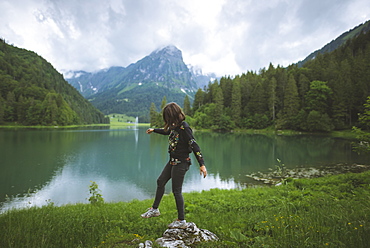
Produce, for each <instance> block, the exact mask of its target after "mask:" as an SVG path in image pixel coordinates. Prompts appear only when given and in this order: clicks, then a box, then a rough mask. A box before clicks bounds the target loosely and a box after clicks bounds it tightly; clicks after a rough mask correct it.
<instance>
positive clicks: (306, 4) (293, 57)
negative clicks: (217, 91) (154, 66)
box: [0, 0, 370, 75]
mask: <svg viewBox="0 0 370 248" xmlns="http://www.w3.org/2000/svg"><path fill="white" fill-rule="evenodd" d="M369 13H370V5H369V4H368V3H367V1H366V0H352V1H350V0H340V1H337V0H329V1H322V0H269V1H257V0H246V1H239V0H202V1H199V0H188V1H172V0H151V1H148V0H135V1H131V0H41V1H40V0H3V1H1V2H0V30H1V33H0V36H1V37H2V38H4V39H5V40H6V41H7V42H9V43H13V44H14V45H16V46H18V47H22V48H25V49H28V50H32V51H35V52H36V53H38V54H39V55H41V56H43V57H44V58H46V59H47V60H48V61H49V62H51V63H52V64H53V65H54V67H55V68H56V69H58V70H86V71H94V70H98V69H103V68H107V67H110V66H128V65H129V64H131V63H135V62H136V61H137V60H139V59H141V58H143V57H144V56H146V55H148V54H150V53H151V52H152V51H153V50H155V49H157V48H158V47H163V46H165V45H169V44H172V45H175V46H177V47H178V48H179V49H180V50H182V52H183V57H184V61H185V63H187V64H192V65H194V66H199V67H200V68H202V69H203V71H204V72H215V73H217V74H218V75H235V74H241V73H243V72H246V71H248V70H253V71H258V70H259V69H261V68H263V67H268V65H269V63H270V62H271V63H272V64H273V65H275V66H277V65H282V66H287V65H289V64H292V63H295V62H298V61H299V60H302V59H304V58H305V57H306V56H307V55H308V54H309V53H311V52H313V51H315V50H317V49H319V48H321V47H322V46H324V45H325V44H326V43H328V42H330V41H331V40H333V39H335V38H336V37H337V36H339V35H340V34H342V33H343V32H345V31H347V30H349V29H351V28H353V27H355V26H357V25H359V24H361V23H363V22H365V21H366V20H368V19H370V18H369Z"/></svg>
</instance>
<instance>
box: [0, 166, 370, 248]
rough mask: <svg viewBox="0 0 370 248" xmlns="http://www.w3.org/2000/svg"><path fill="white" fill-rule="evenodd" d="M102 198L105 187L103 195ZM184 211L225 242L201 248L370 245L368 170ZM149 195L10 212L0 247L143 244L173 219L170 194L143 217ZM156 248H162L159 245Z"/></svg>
mask: <svg viewBox="0 0 370 248" xmlns="http://www.w3.org/2000/svg"><path fill="white" fill-rule="evenodd" d="M102 195H103V197H104V192H103V193H102ZM184 198H185V208H186V217H187V220H188V221H191V222H195V223H196V224H197V226H198V227H200V228H203V229H208V230H210V231H211V232H213V233H215V234H216V235H217V236H218V237H219V238H220V241H218V242H212V243H204V244H199V245H197V246H196V247H368V244H369V243H370V235H368V234H369V232H370V172H364V173H359V174H342V175H337V176H330V177H323V178H317V179H299V180H293V181H292V182H290V183H288V184H286V185H282V186H279V187H260V188H247V189H243V190H236V189H234V190H220V189H212V190H209V191H203V192H193V193H186V194H184ZM151 204H152V200H144V201H138V200H133V201H131V202H119V203H101V204H76V205H65V206H61V207H56V206H54V205H53V204H52V203H50V204H49V205H47V206H44V207H39V208H38V207H33V208H29V209H23V210H10V211H8V212H5V213H3V214H1V215H0V247H138V243H140V242H144V241H145V240H152V241H154V240H155V239H157V238H159V237H161V236H162V234H163V232H164V231H165V230H166V227H167V224H168V223H170V222H172V221H173V219H174V218H175V217H176V207H175V203H174V199H173V196H172V195H166V196H164V198H163V200H162V203H161V206H160V210H161V214H162V215H161V216H160V217H157V218H151V219H142V218H141V217H140V214H141V213H143V212H144V211H145V210H146V208H147V207H149V206H150V205H151ZM155 247H157V246H155Z"/></svg>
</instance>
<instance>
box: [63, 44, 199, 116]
mask: <svg viewBox="0 0 370 248" xmlns="http://www.w3.org/2000/svg"><path fill="white" fill-rule="evenodd" d="M76 75H77V76H74V77H71V78H69V79H67V80H68V82H69V83H70V84H71V85H73V86H74V87H75V88H76V89H78V90H80V92H81V93H82V94H83V95H84V96H85V97H87V98H88V99H89V100H90V101H91V102H92V103H93V104H94V105H95V106H96V107H97V108H98V109H100V110H101V111H103V112H104V113H105V114H110V113H122V114H127V115H130V116H140V117H141V120H143V118H144V119H147V118H148V114H149V107H150V105H151V103H152V102H153V103H155V104H156V106H160V104H161V101H162V99H163V97H164V96H166V98H167V101H176V102H178V103H179V104H182V103H183V101H184V98H185V95H188V96H189V97H190V98H192V97H193V96H194V94H195V91H196V90H197V89H198V86H197V83H196V81H195V80H194V77H193V75H192V73H191V72H190V70H189V68H188V67H187V66H186V65H185V63H184V61H183V58H182V52H181V51H180V50H179V49H177V48H176V47H175V46H166V47H164V48H163V49H158V50H156V51H154V52H152V53H151V54H150V55H148V56H146V57H144V58H143V59H141V60H139V61H137V62H136V63H133V64H130V65H129V66H128V67H126V68H124V67H111V68H109V69H107V70H103V71H99V72H97V73H84V72H79V74H78V73H77V74H76Z"/></svg>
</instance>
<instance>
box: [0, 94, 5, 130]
mask: <svg viewBox="0 0 370 248" xmlns="http://www.w3.org/2000/svg"><path fill="white" fill-rule="evenodd" d="M4 111H5V100H4V98H3V97H2V96H1V94H0V124H2V123H3V122H4Z"/></svg>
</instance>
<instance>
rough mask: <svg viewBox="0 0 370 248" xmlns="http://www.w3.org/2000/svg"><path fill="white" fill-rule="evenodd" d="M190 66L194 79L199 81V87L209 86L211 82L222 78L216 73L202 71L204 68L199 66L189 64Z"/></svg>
mask: <svg viewBox="0 0 370 248" xmlns="http://www.w3.org/2000/svg"><path fill="white" fill-rule="evenodd" d="M188 68H189V71H190V73H191V75H192V77H193V79H194V81H195V82H196V83H197V87H198V88H204V86H207V85H208V83H209V82H213V81H215V80H216V79H217V80H219V79H220V78H219V77H217V76H216V74H215V73H207V74H204V73H203V72H202V69H201V68H199V67H195V66H192V65H188Z"/></svg>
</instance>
